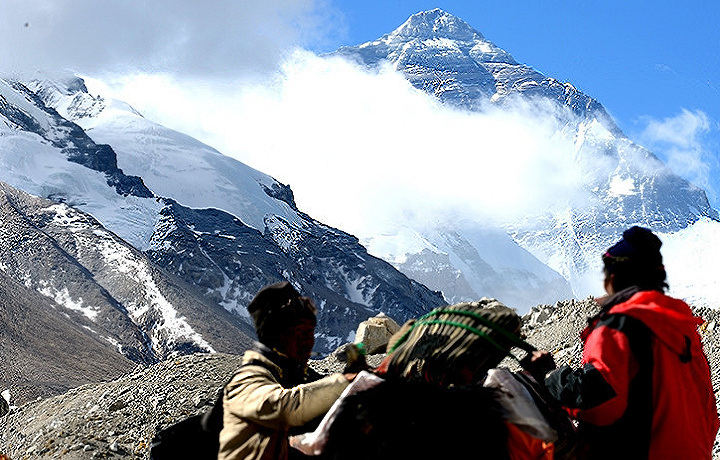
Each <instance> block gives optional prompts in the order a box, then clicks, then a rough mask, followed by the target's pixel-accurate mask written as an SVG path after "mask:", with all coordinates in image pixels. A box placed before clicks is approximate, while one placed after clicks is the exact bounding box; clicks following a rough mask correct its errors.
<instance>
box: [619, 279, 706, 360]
mask: <svg viewBox="0 0 720 460" xmlns="http://www.w3.org/2000/svg"><path fill="white" fill-rule="evenodd" d="M610 313H616V314H623V315H627V316H630V317H632V318H635V319H637V320H640V321H642V322H643V324H645V325H646V326H647V327H648V328H649V329H650V330H651V331H652V332H653V334H655V336H656V337H657V338H658V339H659V340H660V341H662V342H663V343H664V344H665V345H666V346H667V347H668V348H670V349H671V350H672V351H674V352H675V353H677V354H678V355H680V356H681V357H683V356H687V358H688V359H689V358H690V357H691V356H696V355H699V354H702V349H696V348H697V347H700V344H699V342H697V343H696V341H694V340H693V337H696V336H697V327H698V326H699V325H701V324H703V323H704V322H705V320H703V319H702V318H700V317H697V316H695V315H694V314H693V313H692V310H690V307H689V306H688V304H686V303H685V302H683V301H682V300H679V299H675V298H672V297H669V296H667V295H665V294H663V293H662V292H659V291H640V292H638V293H636V294H634V295H633V296H632V297H630V298H629V299H628V300H627V301H625V302H622V303H619V304H617V305H615V306H613V307H612V308H611V309H610ZM688 354H689V355H690V356H688Z"/></svg>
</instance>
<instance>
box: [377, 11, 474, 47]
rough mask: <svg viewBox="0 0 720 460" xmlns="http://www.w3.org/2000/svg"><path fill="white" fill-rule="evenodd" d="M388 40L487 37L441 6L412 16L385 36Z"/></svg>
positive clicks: (466, 39) (471, 38)
mask: <svg viewBox="0 0 720 460" xmlns="http://www.w3.org/2000/svg"><path fill="white" fill-rule="evenodd" d="M383 38H384V39H386V40H387V41H403V40H432V39H439V38H447V39H450V40H457V41H480V40H484V39H485V37H483V35H482V34H481V33H480V32H478V31H477V30H475V29H473V28H472V27H470V25H469V24H468V23H467V22H465V21H463V20H462V19H460V18H458V17H455V16H453V15H452V14H449V13H446V12H445V11H443V10H441V9H440V8H435V9H434V10H429V11H423V12H420V13H417V14H414V15H412V16H410V18H409V19H408V20H407V21H405V23H404V24H403V25H401V26H400V27H398V28H397V29H395V31H393V32H392V33H390V34H388V35H386V36H385V37H383Z"/></svg>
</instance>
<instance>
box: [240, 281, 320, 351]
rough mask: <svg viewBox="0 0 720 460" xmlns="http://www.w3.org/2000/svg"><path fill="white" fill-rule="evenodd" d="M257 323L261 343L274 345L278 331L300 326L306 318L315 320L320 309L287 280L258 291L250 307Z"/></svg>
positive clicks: (250, 311)
mask: <svg viewBox="0 0 720 460" xmlns="http://www.w3.org/2000/svg"><path fill="white" fill-rule="evenodd" d="M247 309H248V312H249V313H250V316H252V318H253V321H254V322H255V332H256V333H257V336H258V339H259V340H260V342H262V343H264V344H266V345H270V346H272V345H274V341H275V338H276V336H277V335H278V334H282V333H283V332H285V331H287V329H288V328H289V327H291V326H294V325H297V324H298V323H299V322H300V321H301V320H303V319H309V320H311V321H313V322H315V315H316V313H317V310H316V309H315V305H314V304H313V302H312V301H311V300H310V299H309V298H307V297H303V296H301V295H300V293H299V292H298V291H297V290H296V289H295V288H294V287H293V286H292V285H291V284H290V283H288V282H287V281H281V282H279V283H274V284H270V285H268V286H265V287H263V288H262V289H260V291H258V293H257V294H256V295H255V297H254V298H253V300H252V301H251V302H250V304H249V305H248V307H247Z"/></svg>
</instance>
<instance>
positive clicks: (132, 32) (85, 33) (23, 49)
mask: <svg viewBox="0 0 720 460" xmlns="http://www.w3.org/2000/svg"><path fill="white" fill-rule="evenodd" d="M335 11H336V10H333V9H332V8H329V7H327V6H326V5H324V0H268V1H263V2H256V1H251V0H215V1H212V2H198V1H194V0H151V1H107V2H106V1H103V2H99V1H95V0H33V1H26V0H0V12H1V13H0V56H2V57H3V64H2V71H3V72H5V73H22V72H34V71H37V70H43V71H47V70H52V71H57V70H72V71H75V72H80V73H86V74H87V73H91V74H98V73H99V72H123V73H124V72H130V73H133V72H138V71H139V72H148V73H157V72H172V73H176V72H177V73H183V74H186V75H187V74H189V75H203V76H204V77H205V78H207V77H208V76H227V75H238V74H244V73H248V72H263V71H266V70H268V69H275V68H276V67H277V63H278V62H279V61H280V60H282V59H283V58H284V56H285V53H287V50H288V49H292V48H293V47H294V46H297V45H298V44H302V43H304V42H307V41H312V40H315V41H317V40H321V39H322V38H323V36H324V35H325V34H328V33H336V32H337V31H336V30H334V27H335V26H334V25H333V24H338V23H341V21H337V20H334V19H335V17H334V15H338V14H339V13H336V12H335Z"/></svg>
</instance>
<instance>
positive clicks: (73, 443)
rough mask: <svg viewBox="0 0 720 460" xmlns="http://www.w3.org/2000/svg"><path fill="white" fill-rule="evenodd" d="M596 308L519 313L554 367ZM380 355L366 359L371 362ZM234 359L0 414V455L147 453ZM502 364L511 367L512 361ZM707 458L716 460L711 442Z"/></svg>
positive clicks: (194, 363)
mask: <svg viewBox="0 0 720 460" xmlns="http://www.w3.org/2000/svg"><path fill="white" fill-rule="evenodd" d="M596 308H597V307H596V306H595V305H594V303H593V302H592V301H590V300H588V301H582V302H577V301H569V302H561V303H558V304H556V305H554V306H543V307H537V308H535V309H533V310H532V311H531V312H530V313H528V314H527V315H526V316H525V317H524V319H525V333H526V335H527V340H528V341H529V342H530V343H532V344H534V345H536V346H537V347H538V348H543V349H547V350H550V351H552V352H553V354H554V356H555V359H556V361H557V362H558V364H563V363H571V364H577V363H578V362H579V359H580V353H581V346H580V342H579V340H578V334H579V332H580V330H581V329H582V328H583V327H584V325H585V320H586V318H587V317H588V316H589V315H590V314H591V313H592V312H593V311H594V310H595V309H596ZM697 313H698V314H699V315H700V316H702V317H704V318H705V319H706V320H707V323H706V324H705V325H704V326H703V327H702V328H701V333H702V336H703V340H704V342H705V347H706V352H707V354H708V358H709V360H710V365H711V368H712V372H713V381H714V382H715V388H716V397H720V394H718V392H717V389H718V388H720V337H718V335H717V334H716V328H717V327H718V324H717V323H718V319H720V313H719V312H717V311H713V310H699V311H698V312H697ZM519 353H522V352H519ZM381 358H382V355H374V356H371V357H370V361H371V364H373V365H375V364H377V363H378V362H379V360H380V359H381ZM240 359H241V357H240V356H238V355H230V354H195V355H189V356H184V357H181V358H177V359H171V360H168V361H164V362H162V363H159V364H156V365H153V366H150V367H141V366H138V367H137V368H136V369H135V370H134V371H133V372H131V373H130V374H127V375H125V376H124V377H122V378H119V379H117V380H113V381H110V382H106V383H100V384H93V385H86V386H82V387H79V388H75V389H72V390H70V391H68V392H67V393H64V394H62V395H59V396H55V397H52V398H48V399H39V400H36V401H33V402H31V403H28V404H25V405H23V406H21V407H17V408H13V409H12V410H11V411H10V413H9V414H8V415H7V416H5V417H4V418H3V419H0V420H2V422H3V423H0V452H2V453H6V454H8V455H10V458H11V459H12V460H19V459H30V458H32V459H50V458H63V459H70V460H73V459H91V458H141V459H145V458H148V449H149V445H150V440H151V439H152V436H153V434H154V433H155V431H156V430H157V429H158V428H162V427H165V426H167V425H169V424H171V423H173V422H174V421H177V420H179V419H181V418H183V417H185V416H187V415H190V414H194V413H197V412H199V411H202V410H204V409H205V408H207V407H209V405H211V404H212V401H213V399H214V397H215V394H216V391H217V390H218V388H219V387H220V386H222V384H223V383H224V382H225V381H226V380H227V379H228V378H229V377H230V376H231V375H232V374H233V372H234V370H235V369H236V368H237V367H238V365H239V364H240ZM502 365H506V366H508V367H515V366H516V364H515V363H514V362H512V361H511V360H506V361H505V362H504V363H503V364H502ZM313 367H314V368H315V369H316V370H318V371H320V372H324V373H327V372H333V371H338V370H340V369H342V363H340V362H339V361H338V360H337V359H336V357H335V356H334V355H333V354H331V355H330V356H329V357H327V358H325V359H323V360H318V361H314V362H313ZM714 458H716V459H720V449H719V448H718V445H717V444H716V451H715V456H714Z"/></svg>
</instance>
